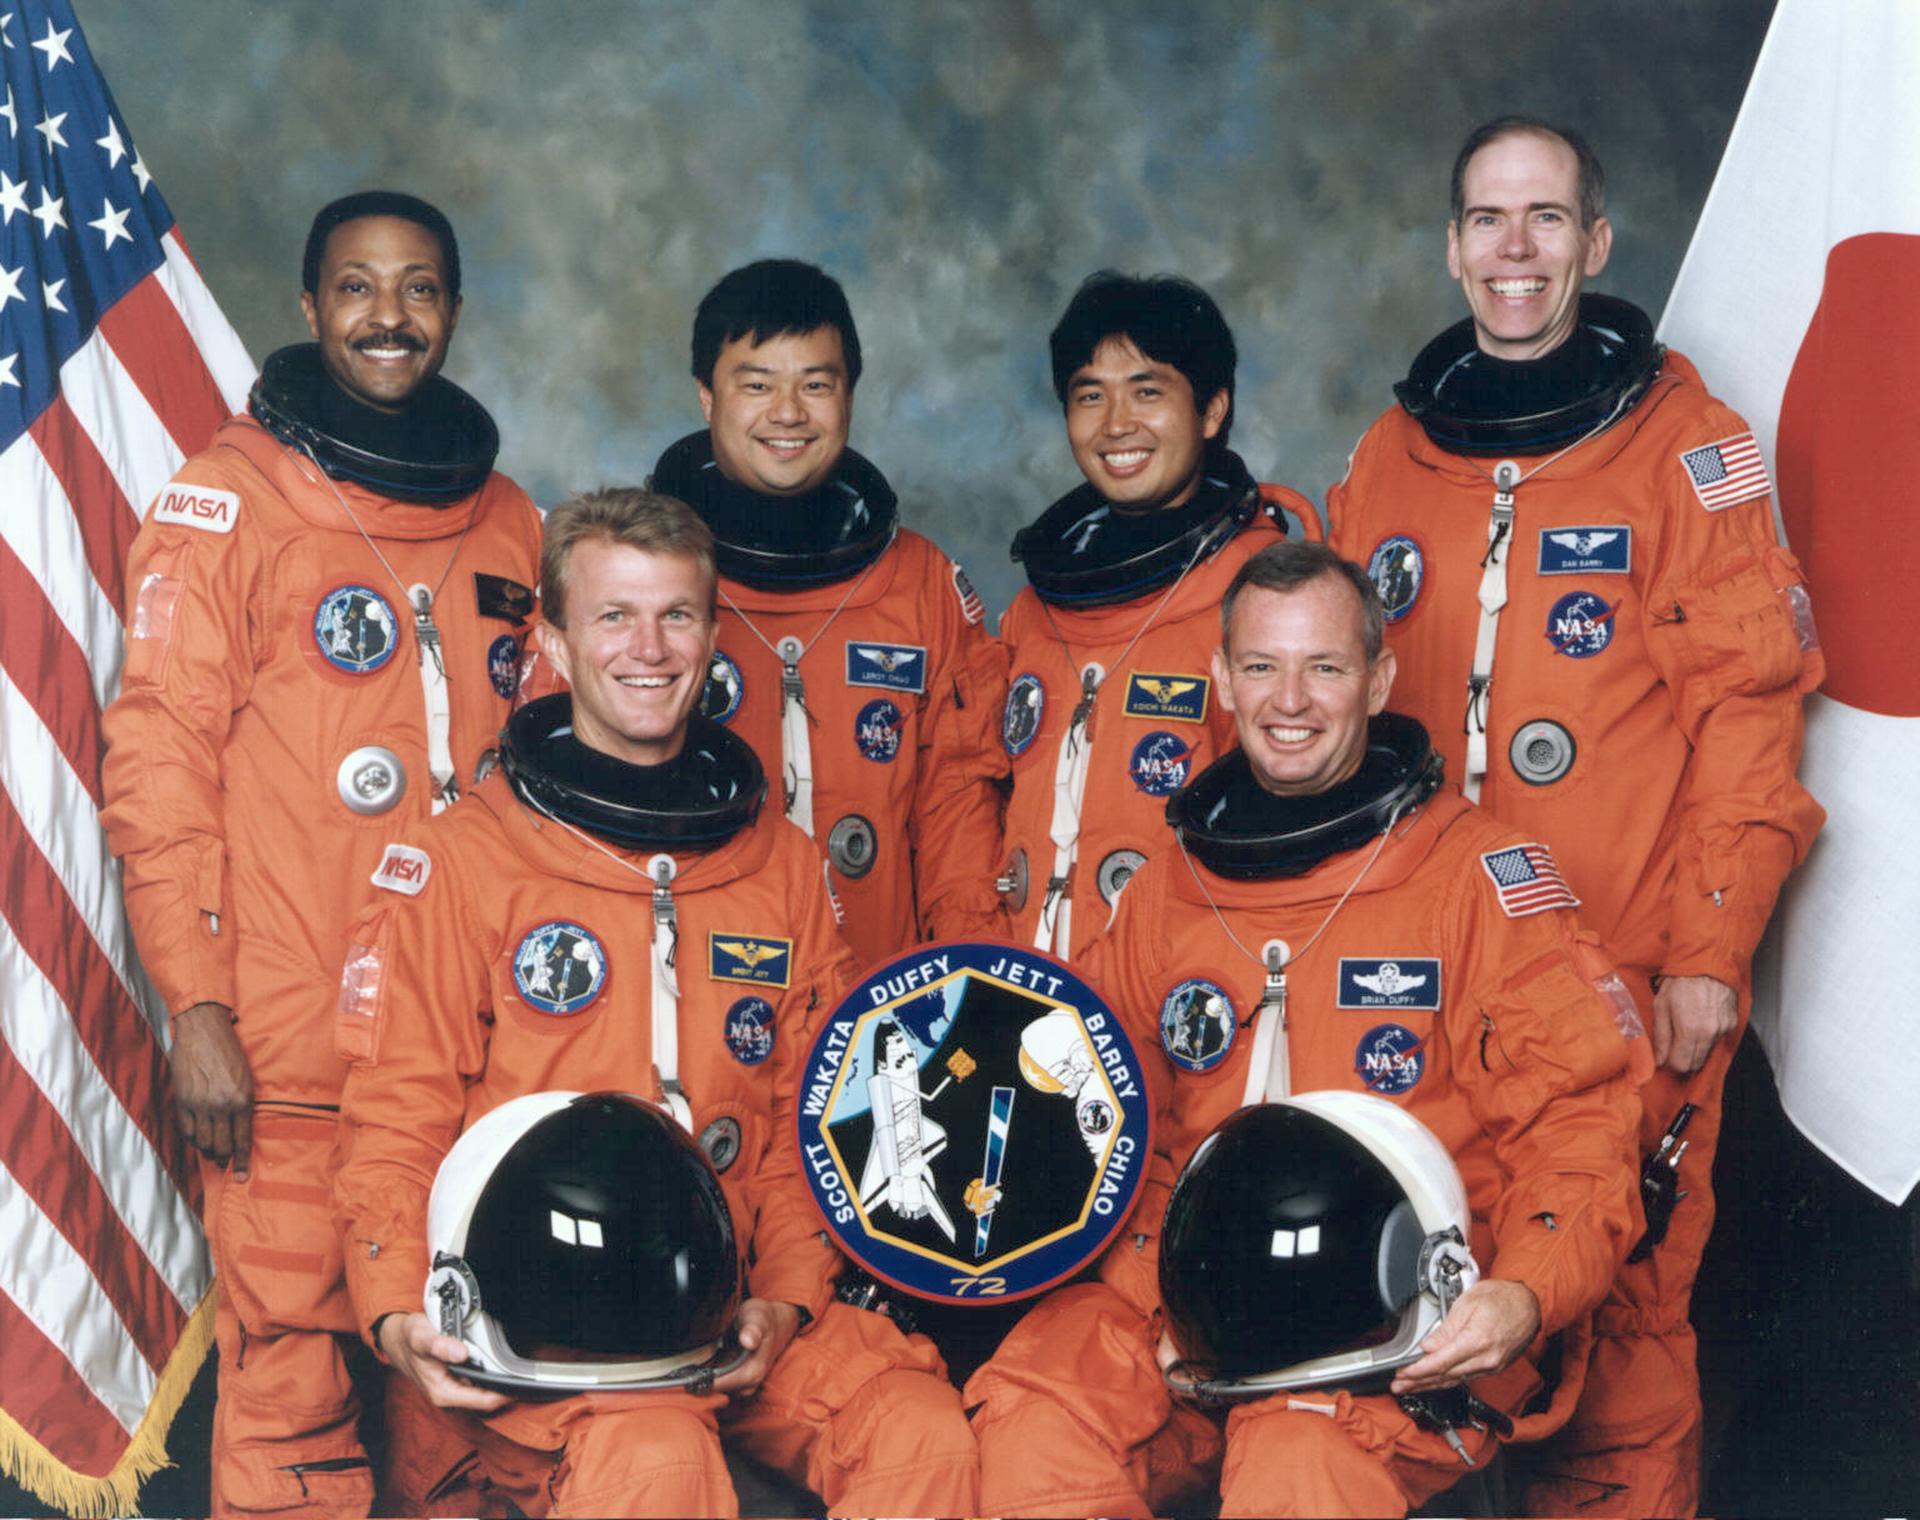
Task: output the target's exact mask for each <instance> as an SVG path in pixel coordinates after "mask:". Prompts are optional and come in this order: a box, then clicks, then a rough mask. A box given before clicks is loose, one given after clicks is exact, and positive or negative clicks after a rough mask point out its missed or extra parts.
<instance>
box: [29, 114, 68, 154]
mask: <svg viewBox="0 0 1920 1520" xmlns="http://www.w3.org/2000/svg"><path fill="white" fill-rule="evenodd" d="M66 119H67V113H66V112H65V111H62V112H61V113H60V114H59V115H58V116H55V115H54V114H53V113H52V112H48V113H47V114H46V115H45V116H42V117H41V118H40V119H39V120H38V121H37V122H35V123H34V124H33V130H34V131H36V132H38V133H39V134H40V135H41V136H42V137H44V138H46V140H47V147H48V148H49V149H53V148H64V147H66V145H67V139H66V138H65V137H64V136H63V135H62V134H61V131H60V123H61V122H63V121H65V120H66Z"/></svg>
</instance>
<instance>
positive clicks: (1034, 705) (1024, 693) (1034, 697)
mask: <svg viewBox="0 0 1920 1520" xmlns="http://www.w3.org/2000/svg"><path fill="white" fill-rule="evenodd" d="M1046 705H1047V693H1046V689H1045V688H1044V687H1042V686H1041V684H1040V678H1039V677H1038V676H1036V675H1034V674H1032V673H1031V672H1028V673H1026V674H1023V675H1019V676H1015V677H1014V681H1013V685H1012V686H1010V687H1008V688H1007V707H1006V711H1005V712H1004V713H1003V714H1002V715H1001V718H1000V742H1001V743H1002V744H1003V745H1005V746H1006V750H1007V753H1008V754H1009V755H1012V756H1014V757H1015V758H1018V757H1019V756H1021V755H1024V754H1025V753H1026V752H1027V746H1028V745H1030V744H1032V743H1033V737H1034V735H1035V734H1037V733H1039V732H1040V714H1041V713H1042V712H1043V711H1045V709H1046Z"/></svg>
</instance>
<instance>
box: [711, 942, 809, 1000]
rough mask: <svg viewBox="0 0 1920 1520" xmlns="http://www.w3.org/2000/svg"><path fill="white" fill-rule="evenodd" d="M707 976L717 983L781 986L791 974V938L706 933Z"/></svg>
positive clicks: (790, 977) (784, 984)
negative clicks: (752, 983)
mask: <svg viewBox="0 0 1920 1520" xmlns="http://www.w3.org/2000/svg"><path fill="white" fill-rule="evenodd" d="M707 975H708V976H709V977H711V978H712V979H713V980H714V981H716V982H754V983H757V984H759V985H762V986H767V987H784V986H786V985H787V983H788V982H789V981H790V980H791V979H792V976H793V941H792V940H790V939H775V938H772V937H770V936H767V935H755V934H733V933H729V932H727V931H725V930H715V931H714V932H712V933H710V934H708V935H707Z"/></svg>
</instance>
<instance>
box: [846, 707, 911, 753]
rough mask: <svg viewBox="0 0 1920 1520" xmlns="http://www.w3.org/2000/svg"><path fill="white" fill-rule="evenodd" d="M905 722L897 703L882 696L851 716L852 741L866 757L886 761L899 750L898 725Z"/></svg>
mask: <svg viewBox="0 0 1920 1520" xmlns="http://www.w3.org/2000/svg"><path fill="white" fill-rule="evenodd" d="M905 722H906V719H905V718H904V717H902V716H901V713H900V708H899V705H898V704H897V703H894V702H890V701H888V700H887V699H886V698H885V697H882V698H880V699H879V700H878V701H876V702H869V703H868V704H867V705H866V706H865V707H863V708H861V709H860V712H859V715H858V716H857V717H855V718H854V720H853V742H854V743H855V744H857V745H859V746H860V753H861V754H862V755H864V756H866V758H867V759H869V760H872V761H874V762H876V763H877V764H880V765H886V764H889V763H890V762H891V761H892V760H893V757H894V756H895V755H897V754H899V753H900V727H901V725H902V724H903V723H905Z"/></svg>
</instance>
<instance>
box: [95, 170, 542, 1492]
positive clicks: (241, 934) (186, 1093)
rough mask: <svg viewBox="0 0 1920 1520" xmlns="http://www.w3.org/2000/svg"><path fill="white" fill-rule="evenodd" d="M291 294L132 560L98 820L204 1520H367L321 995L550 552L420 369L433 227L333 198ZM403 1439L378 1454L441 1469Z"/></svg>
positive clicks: (496, 723) (423, 217)
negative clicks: (131, 1006) (195, 1162)
mask: <svg viewBox="0 0 1920 1520" xmlns="http://www.w3.org/2000/svg"><path fill="white" fill-rule="evenodd" d="M302 283H303V287H304V288H303V290H302V292H301V296H300V305H301V309H302V310H303V312H304V313H305V315H306V319H307V325H308V329H309V331H311V333H312V334H313V337H314V340H315V341H313V342H312V343H304V344H298V345H295V346H293V347H289V348H283V349H280V350H279V351H278V352H276V353H274V354H272V355H270V356H269V357H268V359H267V362H266V365H265V366H264V368H263V369H262V372H261V375H260V379H259V381H258V383H257V384H256V385H255V386H254V390H253V395H252V397H251V400H250V402H249V407H248V411H249V415H247V416H243V417H236V418H234V419H232V420H231V421H229V422H227V423H225V424H224V425H223V426H222V427H221V428H220V429H219V431H218V432H217V433H216V434H215V435H214V440H213V443H212V445H211V446H210V447H209V448H208V449H207V450H205V451H204V452H203V453H201V454H199V455H197V456H196V457H194V458H193V459H190V460H188V461H187V462H186V464H185V465H184V466H182V468H181V470H180V472H179V474H178V475H177V476H175V478H174V480H173V481H172V483H170V484H169V485H168V486H167V487H166V489H165V490H163V491H162V492H161V493H160V495H159V498H158V499H157V500H156V501H155V502H154V503H153V505H152V507H151V508H150V509H149V511H148V513H147V518H146V521H145V523H144V524H143V525H142V527H141V529H140V532H139V534H138V536H137V537H136V538H135V540H134V545H133V550H132V556H131V562H130V565H129V568H128V579H127V584H128V586H129V588H130V592H131V603H132V604H131V605H130V607H129V608H128V609H127V619H126V623H127V629H128V643H127V662H126V669H125V674H124V677H123V680H122V686H121V694H120V697H119V699H118V700H117V701H116V702H115V703H114V704H113V706H112V707H111V708H110V709H109V710H108V713H107V718H106V737H107V743H108V749H107V758H106V765H105V772H104V787H105V794H106V809H105V812H104V815H103V816H104V818H105V821H106V825H107V829H108V834H109V837H110V839H111V840H112V843H113V848H114V850H115V852H116V853H117V854H118V855H119V856H120V857H121V859H122V861H123V862H124V867H125V873H126V878H125V879H126V894H127V907H128V911H129V914H130V915H131V918H132V921H133V929H134V934H135V938H136V940H137V941H138V944H139V948H140V957H141V960H142V962H143V963H144V964H145V966H146V968H147V971H148V972H149V973H150V974H151V976H152V977H153V980H154V983H155V985H156V986H157V987H158V988H159V990H160V992H161V995H162V996H163V997H164V999H165V1001H166V1005H167V1011H168V1014H169V1016H170V1018H171V1027H170V1031H169V1033H170V1048H169V1059H170V1062H171V1066H172V1079H173V1080H172V1086H173V1103H174V1107H175V1111H176V1114H177V1117H178V1121H179V1123H180V1126H181V1128H182V1129H183V1130H184V1131H185V1132H186V1134H187V1135H188V1137H189V1138H190V1139H191V1140H192V1142H193V1143H194V1145H195V1146H196V1147H197V1148H198V1149H199V1151H200V1152H201V1155H202V1157H203V1162H202V1168H201V1170H202V1176H203V1178H204V1181H205V1184H206V1207H205V1214H204V1217H205V1221H206V1226H207V1236H208V1239H209V1241H210V1242H211V1243H212V1247H213V1257H214V1262H215V1264H216V1266H217V1267H218V1269H219V1282H220V1299H219V1308H218V1311H217V1319H216V1335H217V1337H218V1340H219V1346H220V1393H219V1402H218V1404H217V1406H216V1409H215V1416H214V1438H213V1439H214V1447H213V1462H214V1467H213V1474H214V1476H213V1504H214V1512H215V1513H216V1514H220V1515H229V1514H242V1513H244V1514H255V1513H259V1512H262V1511H267V1510H272V1511H275V1512H277V1513H287V1514H296V1513H298V1514H311V1515H341V1514H350V1513H359V1514H365V1513H366V1511H367V1506H368V1504H369V1502H370V1496H371V1484H370V1481H369V1474H368V1469H367V1460H366V1455H365V1452H364V1451H363V1450H362V1448H361V1445H360V1440H359V1436H358V1434H357V1431H356V1428H355V1416H356V1413H357V1401H356V1399H355V1397H354V1393H353V1390H352V1387H351V1384H350V1381H349V1379H348V1376H347V1371H346V1365H345V1363H344V1362H343V1361H342V1358H341V1354H340V1350H339V1347H338V1345H337V1344H336V1339H335V1338H336V1336H338V1335H340V1334H343V1333H351V1331H352V1329H353V1316H352V1309H351V1306H350V1305H349V1304H348V1302H347V1296H346V1289H345V1284H344V1282H343V1280H342V1278H341V1275H340V1257H339V1246H338V1242H337V1240H336V1239H335V1237H334V1234H333V1227H332V1223H331V1221H330V1220H329V1218H328V1216H327V1210H326V1206H325V1201H324V1199H325V1185H324V1169H325V1165H326V1160H327V1156H328V1154H329V1152H330V1151H331V1149H332V1145H333V1138H334V1128H335V1115H336V1111H337V1108H338V1104H339V1097H340V1084H341V1083H342V1082H343V1081H344V1080H345V1076H346V1067H345V1065H344V1063H342V1062H340V1061H339V1060H337V1059H336V1058H335V1057H334V1055H333V1043H332V1038H331V1027H332V1019H333V994H332V992H331V991H330V988H331V986H332V985H333V983H334V982H335V981H336V980H337V977H336V971H337V967H338V964H339V960H340V957H341V954H342V952H343V951H344V949H345V947H346V930H347V924H348V922H349V920H350V918H351V915H352V910H353V908H354V905H355V903H356V901H357V899H358V896H359V893H360V890H361V888H362V887H363V886H364V884H365V883H366V882H367V879H368V878H369V877H370V876H371V875H372V874H373V872H374V869H375V867H376V866H378V864H379V863H380V846H381V843H382V833H383V831H384V830H385V829H386V828H388V827H389V826H390V825H391V824H392V823H393V822H394V821H396V820H398V819H407V818H424V817H426V816H427V814H428V813H429V812H438V811H439V810H440V809H441V808H443V807H445V806H447V805H448V804H449V803H451V802H452V801H453V800H454V799H455V798H457V797H458V796H459V795H460V792H461V789H462V788H463V787H464V786H466V785H468V784H470V783H471V782H472V780H473V779H474V776H475V773H476V770H477V769H478V768H479V767H480V766H481V764H482V763H483V757H484V756H485V755H486V754H487V753H488V752H489V751H490V749H491V746H492V744H493V742H494V735H495V734H496V733H497V732H498V731H499V728H500V724H501V723H502V722H503V721H504V720H505V718H506V715H507V711H508V708H509V705H510V702H511V699H512V696H513V692H514V677H515V675H516V673H517V670H518V667H519V660H520V648H521V644H522V642H523V640H524V638H525V633H526V629H527V628H528V627H529V626H530V623H531V619H532V616H533V610H534V592H533V586H534V581H535V579H536V571H537V567H538V564H539V550H540V519H539V514H538V512H536V511H535V509H534V507H533V504H532V503H531V502H530V501H528V500H527V498H526V496H525V495H524V494H523V493H522V492H521V491H520V489H519V488H518V487H517V486H515V485H514V484H513V483H512V482H511V481H509V480H507V479H506V478H505V477H504V476H501V475H498V474H496V473H494V471H493V461H494V455H495V452H496V450H497V448H498V445H499V435H498V433H497V432H496V430H495V428H494V425H493V421H492V419H491V418H490V417H489V416H488V415H487V413H486V411H485V410H484V409H483V408H482V407H481V406H480V404H479V403H478V402H476V401H475V400H474V399H473V398H472V397H471V396H469V395H467V394H466V392H464V391H462V390H461V389H460V388H459V387H457V386H455V385H454V384H452V383H451V382H450V381H448V380H446V379H444V378H442V377H441V376H440V373H439V371H440V367H441V365H442V364H443V363H444V362H445V361H446V357H447V346H448V343H449V342H450V340H451V339H452V337H453V332H454V326H455V323H456V322H457V320H458V318H459V314H460V256H459V250H458V246H457V244H456V243H455V240H454V235H453V229H452V228H451V227H450V226H449V225H448V223H447V219H446V218H445V217H444V216H443V215H442V214H441V213H440V212H439V211H438V210H436V209H435V208H434V207H432V206H430V205H428V204H427V203H426V202H425V201H422V200H419V199H417V198H415V197H413V196H410V195H401V194H396V193H393V192H388V191H373V192H367V193H364V194H359V195H351V196H348V197H346V198H345V199H342V200H338V201H335V202H333V203H332V204H330V205H328V206H326V207H325V208H323V209H322V210H321V212H320V213H319V215H318V216H316V217H315V219H314V222H313V228H312V232H311V233H310V235H309V237H308V239H307V251H306V260H305V265H304V269H303V272H302ZM404 1420H405V1416H404V1415H396V1416H393V1417H391V1418H390V1422H389V1423H390V1426H391V1427H392V1428H393V1429H394V1431H395V1432H396V1434H395V1439H394V1441H393V1446H394V1449H395V1450H396V1451H397V1452H401V1453H403V1454H406V1455H411V1456H415V1457H417V1458H418V1459H419V1461H420V1462H421V1463H422V1464H423V1465H430V1464H431V1453H432V1451H433V1449H434V1443H433V1442H432V1441H431V1440H430V1439H427V1438H426V1437H424V1436H423V1437H420V1438H419V1439H414V1438H413V1437H411V1436H408V1437H406V1438H402V1436H401V1435H400V1434H398V1432H399V1431H400V1430H401V1429H402V1428H403V1425H404ZM435 1476H438V1475H435ZM403 1487H404V1485H403ZM406 1493H411V1494H412V1497H413V1498H415V1499H417V1498H418V1493H414V1492H412V1491H411V1490H407V1491H406ZM406 1493H403V1494H402V1495H399V1496H396V1499H397V1502H400V1503H406V1502H407V1498H406Z"/></svg>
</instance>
